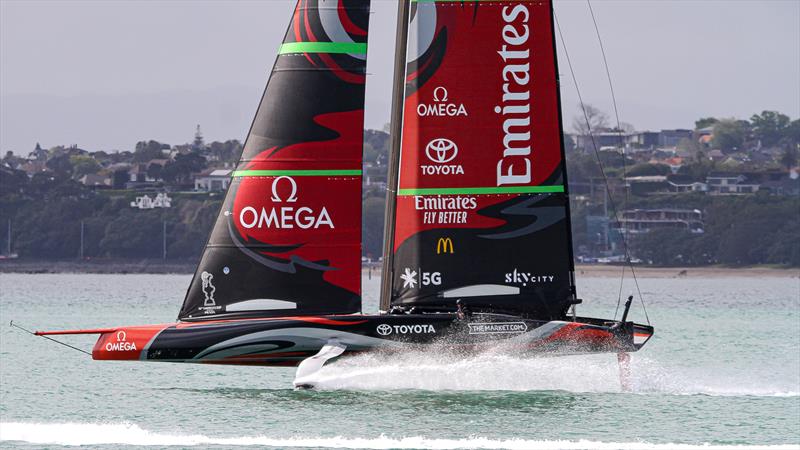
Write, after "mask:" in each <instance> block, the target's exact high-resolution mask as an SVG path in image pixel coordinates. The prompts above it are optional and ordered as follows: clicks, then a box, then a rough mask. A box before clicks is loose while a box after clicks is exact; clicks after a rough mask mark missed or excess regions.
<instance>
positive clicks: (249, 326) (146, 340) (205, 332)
mask: <svg viewBox="0 0 800 450" xmlns="http://www.w3.org/2000/svg"><path fill="white" fill-rule="evenodd" d="M90 333H94V334H100V337H99V338H98V340H97V343H96V344H95V346H94V349H93V350H92V357H93V358H94V359H96V360H139V361H164V362H184V363H204V364H235V365H258V366H295V365H297V364H299V363H300V362H301V361H302V360H304V359H306V358H308V357H310V356H313V355H315V354H316V353H317V352H319V351H320V349H321V348H322V347H323V346H324V345H326V343H328V342H330V341H336V342H338V343H339V344H341V345H343V346H344V347H346V350H345V353H344V355H345V356H346V355H350V354H357V353H361V352H367V351H370V352H373V351H383V352H394V351H403V350H408V349H413V348H422V349H424V348H429V347H433V346H437V348H441V349H448V348H449V349H452V350H454V351H466V352H478V351H482V350H487V349H490V348H491V349H500V350H502V351H507V352H509V353H510V354H516V355H535V354H542V353H555V354H559V355H562V354H577V353H622V352H633V351H636V350H638V349H639V348H641V347H642V346H643V345H644V343H645V342H646V341H647V340H648V339H649V338H650V336H652V334H653V328H652V327H650V326H645V325H639V324H634V323H632V322H626V323H620V322H608V321H604V320H601V319H590V318H580V317H579V318H577V319H576V320H575V321H571V320H564V321H549V322H543V321H535V320H527V319H523V318H519V317H514V316H507V315H501V314H478V313H476V314H473V315H471V316H470V317H467V318H462V319H459V318H458V317H457V316H456V315H455V314H451V313H444V314H398V315H392V314H388V315H332V316H298V317H279V318H259V319H228V320H215V321H202V322H179V323H174V324H163V325H145V326H132V327H119V328H108V329H98V330H75V331H61V332H41V333H39V334H43V335H44V334H90Z"/></svg>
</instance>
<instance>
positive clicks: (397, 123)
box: [380, 0, 409, 312]
mask: <svg viewBox="0 0 800 450" xmlns="http://www.w3.org/2000/svg"><path fill="white" fill-rule="evenodd" d="M408 7H409V0H400V1H398V2H397V36H396V39H397V40H396V41H395V62H394V86H393V88H392V128H391V134H392V135H391V144H390V147H389V173H388V176H387V179H386V215H385V219H384V226H383V267H382V270H381V301H380V310H381V312H385V311H388V309H389V304H390V302H391V296H392V278H393V277H392V272H393V269H392V262H393V259H394V258H393V257H394V249H393V247H394V228H395V227H394V217H395V208H396V206H397V183H398V172H399V169H400V147H401V145H402V141H403V139H402V138H403V108H404V106H405V86H406V80H405V78H406V53H407V47H408V10H409V8H408Z"/></svg>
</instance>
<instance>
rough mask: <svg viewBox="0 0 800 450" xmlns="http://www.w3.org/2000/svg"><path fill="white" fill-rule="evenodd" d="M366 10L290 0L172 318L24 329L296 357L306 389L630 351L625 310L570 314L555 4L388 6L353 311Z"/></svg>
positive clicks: (236, 354) (347, 2) (122, 342)
mask: <svg viewBox="0 0 800 450" xmlns="http://www.w3.org/2000/svg"><path fill="white" fill-rule="evenodd" d="M369 8H370V5H369V1H367V0H298V2H297V6H296V8H295V10H294V14H293V16H292V19H291V23H290V25H289V27H288V31H287V33H286V37H285V39H284V42H283V44H282V45H281V47H280V51H279V53H278V57H277V61H276V62H275V65H274V68H273V70H272V73H271V75H270V78H269V81H268V83H267V87H266V90H265V91H264V94H263V97H262V100H261V104H260V105H259V108H258V111H257V113H256V116H255V119H254V120H253V123H252V126H251V128H250V132H249V134H248V136H247V140H246V142H245V146H244V151H243V154H242V158H241V161H240V162H239V165H238V167H237V169H236V170H235V172H234V173H233V181H232V184H231V186H230V188H229V189H228V192H227V195H226V197H225V200H224V203H223V205H222V208H221V211H220V213H219V216H218V218H217V221H216V224H215V225H214V228H213V231H212V233H211V236H210V237H209V240H208V243H207V245H206V248H205V251H204V253H203V256H202V258H201V260H200V263H199V265H198V267H197V271H196V273H195V275H194V278H193V279H192V282H191V284H190V286H189V290H188V292H187V294H186V298H185V300H184V302H183V306H182V308H181V310H180V313H179V315H178V321H177V322H176V323H170V324H161V325H145V326H122V327H112V328H102V329H92V330H67V331H43V332H37V334H39V335H57V334H99V335H100V336H99V339H98V340H97V343H96V344H95V346H94V349H93V351H92V357H93V358H94V359H98V360H137V361H168V362H188V363H213V364H246V365H262V366H296V365H298V364H299V365H300V368H299V369H298V378H297V379H296V381H295V384H296V385H301V386H302V385H309V384H312V383H311V382H308V381H304V379H306V378H307V375H308V374H310V373H313V372H314V371H315V370H316V369H318V368H319V367H320V366H321V365H322V364H323V363H324V362H325V361H326V360H327V359H329V358H332V357H335V356H339V355H341V354H352V353H356V352H365V351H377V350H383V351H402V350H404V349H407V348H409V347H414V346H426V345H432V344H443V345H447V346H454V347H457V348H463V349H469V350H475V349H481V348H488V347H493V346H498V345H505V346H507V347H506V348H508V350H509V351H511V352H514V353H518V354H523V355H524V354H535V353H543V352H557V353H558V354H569V353H593V352H613V353H618V354H621V355H624V354H627V352H632V351H636V350H638V349H639V348H641V347H642V345H644V343H645V342H646V341H647V340H648V339H649V338H650V337H651V335H652V334H653V328H652V327H650V326H646V325H640V324H635V323H632V322H628V321H627V320H626V317H627V308H626V312H625V314H623V317H622V320H620V321H617V320H605V319H593V318H583V317H576V316H575V315H574V312H573V314H570V313H569V311H570V308H571V307H574V305H576V304H578V303H580V302H581V300H579V299H578V298H577V295H576V290H575V280H574V269H573V253H572V241H571V233H570V215H569V201H568V192H567V177H566V170H565V163H564V150H563V142H562V124H561V114H560V98H559V90H558V78H557V73H558V72H557V67H556V52H555V38H554V29H553V11H552V4H551V2H550V1H549V0H534V1H528V0H505V1H486V0H474V1H471V0H411V1H409V0H401V1H400V4H399V19H398V24H399V26H398V32H397V35H398V37H397V66H396V73H395V82H394V107H393V133H392V139H393V145H392V149H391V157H390V159H391V161H390V169H389V183H388V188H387V220H386V233H385V242H386V245H385V252H384V255H385V258H384V269H383V279H382V282H383V288H382V297H381V308H380V309H381V310H380V312H379V313H378V314H361V313H360V311H361V178H362V145H363V144H362V141H363V126H364V86H365V81H366V73H365V69H366V58H367V36H368V21H369ZM627 306H628V307H629V306H630V301H629V302H628V305H627ZM623 359H624V358H623Z"/></svg>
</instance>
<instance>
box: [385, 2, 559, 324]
mask: <svg viewBox="0 0 800 450" xmlns="http://www.w3.org/2000/svg"><path fill="white" fill-rule="evenodd" d="M409 5H410V14H409V15H410V17H409V31H408V50H407V54H406V56H407V64H406V66H405V67H406V70H405V74H404V75H405V76H404V77H403V79H404V80H405V89H404V91H405V99H404V103H403V108H402V120H401V124H402V132H401V136H400V138H401V140H402V144H401V146H400V152H399V158H398V159H399V164H398V166H399V167H398V171H399V174H398V177H397V184H396V185H393V187H396V195H395V196H394V197H393V199H394V201H395V203H396V206H395V208H394V211H393V213H394V215H393V216H392V217H391V220H392V225H393V226H392V227H391V230H392V235H391V236H389V237H388V238H387V242H391V243H392V245H391V254H390V255H389V258H390V259H391V262H390V263H389V264H387V265H388V266H390V267H391V274H390V276H389V277H387V279H388V280H389V281H387V283H389V284H390V286H388V289H389V290H390V291H391V296H390V304H391V305H392V306H403V307H418V308H422V309H423V310H424V308H425V307H430V308H434V309H441V308H448V307H451V308H454V307H455V302H456V301H457V300H459V299H461V300H464V301H465V302H467V303H468V304H469V305H470V306H471V307H473V308H478V309H484V310H490V311H505V312H509V313H513V314H522V315H526V316H529V317H535V318H541V319H557V318H561V317H563V316H564V314H565V313H566V310H567V308H568V307H569V305H570V304H571V303H572V302H573V301H574V296H575V294H574V286H573V282H572V278H573V277H572V271H573V262H572V249H571V242H570V237H569V235H570V223H569V204H568V197H567V188H566V176H565V168H564V158H563V148H562V136H561V134H562V128H561V119H560V115H559V114H560V106H559V101H560V99H559V98H558V97H559V93H558V80H557V72H556V65H555V57H556V55H555V40H554V34H553V27H552V5H551V2H550V1H542V0H515V1H498V0H487V1H469V0H466V1H462V0H456V1H453V0H443V1H440V0H437V1H433V0H418V1H410V2H409ZM395 119H396V118H395ZM470 286H472V287H470ZM474 286H481V288H475V287H474ZM486 286H493V287H492V288H491V289H489V288H486ZM443 293H447V295H444V294H443ZM460 297H461V298H460Z"/></svg>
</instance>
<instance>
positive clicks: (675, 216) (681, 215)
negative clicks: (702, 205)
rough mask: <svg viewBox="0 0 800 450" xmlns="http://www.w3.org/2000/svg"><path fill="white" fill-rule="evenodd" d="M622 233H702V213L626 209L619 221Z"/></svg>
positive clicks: (666, 209) (669, 209)
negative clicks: (655, 231) (669, 231)
mask: <svg viewBox="0 0 800 450" xmlns="http://www.w3.org/2000/svg"><path fill="white" fill-rule="evenodd" d="M619 223H620V226H621V229H622V232H624V233H630V234H641V233H648V232H650V231H651V230H655V229H665V228H666V229H676V230H685V231H689V232H691V233H703V232H704V228H703V226H704V225H703V213H702V212H700V211H699V210H697V209H672V208H664V209H628V210H625V211H623V212H622V218H621V219H620V220H619Z"/></svg>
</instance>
